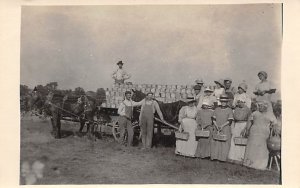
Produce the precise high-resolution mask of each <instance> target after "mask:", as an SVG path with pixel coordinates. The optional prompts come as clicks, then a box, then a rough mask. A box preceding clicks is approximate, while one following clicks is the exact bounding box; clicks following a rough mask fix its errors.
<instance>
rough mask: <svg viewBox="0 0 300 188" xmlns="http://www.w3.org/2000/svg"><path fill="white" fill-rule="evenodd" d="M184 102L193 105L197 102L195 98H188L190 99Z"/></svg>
mask: <svg viewBox="0 0 300 188" xmlns="http://www.w3.org/2000/svg"><path fill="white" fill-rule="evenodd" d="M184 102H186V103H192V102H196V99H194V98H193V97H188V98H186V99H184Z"/></svg>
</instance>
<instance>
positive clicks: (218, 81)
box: [215, 79, 225, 87]
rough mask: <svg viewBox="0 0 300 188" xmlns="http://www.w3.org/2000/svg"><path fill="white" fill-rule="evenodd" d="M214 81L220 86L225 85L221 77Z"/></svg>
mask: <svg viewBox="0 0 300 188" xmlns="http://www.w3.org/2000/svg"><path fill="white" fill-rule="evenodd" d="M215 83H216V84H220V85H221V86H222V87H225V86H224V80H223V79H220V80H216V81H215Z"/></svg>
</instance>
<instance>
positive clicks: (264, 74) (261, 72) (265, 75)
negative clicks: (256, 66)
mask: <svg viewBox="0 0 300 188" xmlns="http://www.w3.org/2000/svg"><path fill="white" fill-rule="evenodd" d="M260 74H262V75H263V76H264V77H266V78H267V77H268V74H267V73H266V72H265V71H259V73H258V74H257V76H259V75H260Z"/></svg>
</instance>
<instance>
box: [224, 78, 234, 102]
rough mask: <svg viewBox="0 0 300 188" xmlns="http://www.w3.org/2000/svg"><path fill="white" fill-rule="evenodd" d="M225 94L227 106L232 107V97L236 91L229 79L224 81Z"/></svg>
mask: <svg viewBox="0 0 300 188" xmlns="http://www.w3.org/2000/svg"><path fill="white" fill-rule="evenodd" d="M224 86H225V88H224V89H225V93H226V94H227V96H228V98H229V102H228V106H230V107H232V103H233V99H234V95H235V94H236V89H235V88H234V87H233V86H232V80H231V78H225V79H224Z"/></svg>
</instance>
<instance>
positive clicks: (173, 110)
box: [132, 90, 187, 125]
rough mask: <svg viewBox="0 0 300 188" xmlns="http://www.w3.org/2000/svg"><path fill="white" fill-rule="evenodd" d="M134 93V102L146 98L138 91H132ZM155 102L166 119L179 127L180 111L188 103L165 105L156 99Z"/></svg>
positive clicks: (179, 102)
mask: <svg viewBox="0 0 300 188" xmlns="http://www.w3.org/2000/svg"><path fill="white" fill-rule="evenodd" d="M132 93H133V95H132V100H133V101H141V100H143V99H144V98H145V97H146V94H145V93H143V92H141V91H138V90H132ZM155 101H156V102H157V103H158V105H159V108H160V110H161V112H162V114H163V117H164V119H165V120H166V121H167V122H168V123H170V124H174V125H178V116H179V111H180V109H181V108H182V107H183V106H186V105H187V103H185V102H183V101H181V100H179V101H176V102H172V103H164V102H161V101H158V100H156V99H155Z"/></svg>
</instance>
